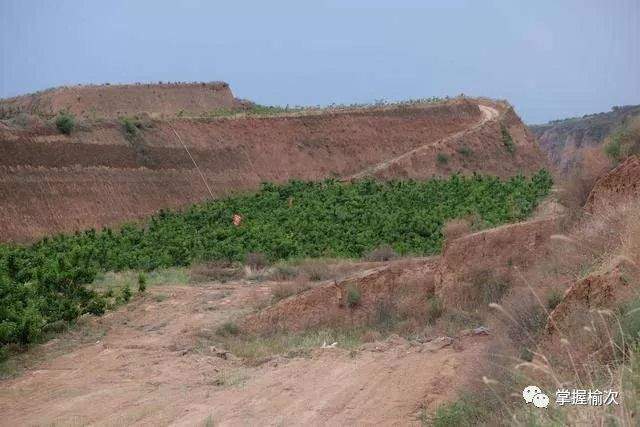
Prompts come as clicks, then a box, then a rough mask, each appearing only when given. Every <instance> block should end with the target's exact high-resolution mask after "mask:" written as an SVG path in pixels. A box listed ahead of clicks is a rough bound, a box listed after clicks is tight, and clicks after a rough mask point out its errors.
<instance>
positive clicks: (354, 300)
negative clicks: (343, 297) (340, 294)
mask: <svg viewBox="0 0 640 427" xmlns="http://www.w3.org/2000/svg"><path fill="white" fill-rule="evenodd" d="M358 305H360V291H359V290H358V288H356V287H355V286H354V285H351V286H349V287H348V288H347V307H350V308H352V307H356V306H358Z"/></svg>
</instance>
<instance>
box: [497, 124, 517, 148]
mask: <svg viewBox="0 0 640 427" xmlns="http://www.w3.org/2000/svg"><path fill="white" fill-rule="evenodd" d="M500 132H501V133H502V144H503V145H504V147H505V148H506V149H507V151H508V152H509V153H511V154H513V153H515V152H516V144H515V143H514V142H513V138H512V137H511V134H510V133H509V130H508V129H507V127H506V126H505V125H500Z"/></svg>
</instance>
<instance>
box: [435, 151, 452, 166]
mask: <svg viewBox="0 0 640 427" xmlns="http://www.w3.org/2000/svg"><path fill="white" fill-rule="evenodd" d="M436 162H438V164H439V165H441V166H443V165H446V164H447V163H449V156H447V155H446V154H444V153H438V155H437V156H436Z"/></svg>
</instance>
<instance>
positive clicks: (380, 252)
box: [365, 245, 398, 261]
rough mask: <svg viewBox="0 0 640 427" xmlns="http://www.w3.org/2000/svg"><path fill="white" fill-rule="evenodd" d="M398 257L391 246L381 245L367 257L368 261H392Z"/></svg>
mask: <svg viewBox="0 0 640 427" xmlns="http://www.w3.org/2000/svg"><path fill="white" fill-rule="evenodd" d="M397 257H398V254H397V253H396V251H394V250H393V248H392V247H391V246H389V245H381V246H378V247H377V248H376V249H374V250H372V251H371V252H368V253H367V254H366V255H365V259H366V260H367V261H390V260H392V259H395V258H397Z"/></svg>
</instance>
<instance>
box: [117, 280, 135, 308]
mask: <svg viewBox="0 0 640 427" xmlns="http://www.w3.org/2000/svg"><path fill="white" fill-rule="evenodd" d="M132 295H133V294H132V293H131V287H130V286H129V284H128V283H127V284H125V285H124V286H123V287H122V288H121V289H120V294H118V296H117V297H116V302H117V303H118V304H125V303H127V302H129V301H130V300H131V296H132Z"/></svg>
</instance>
